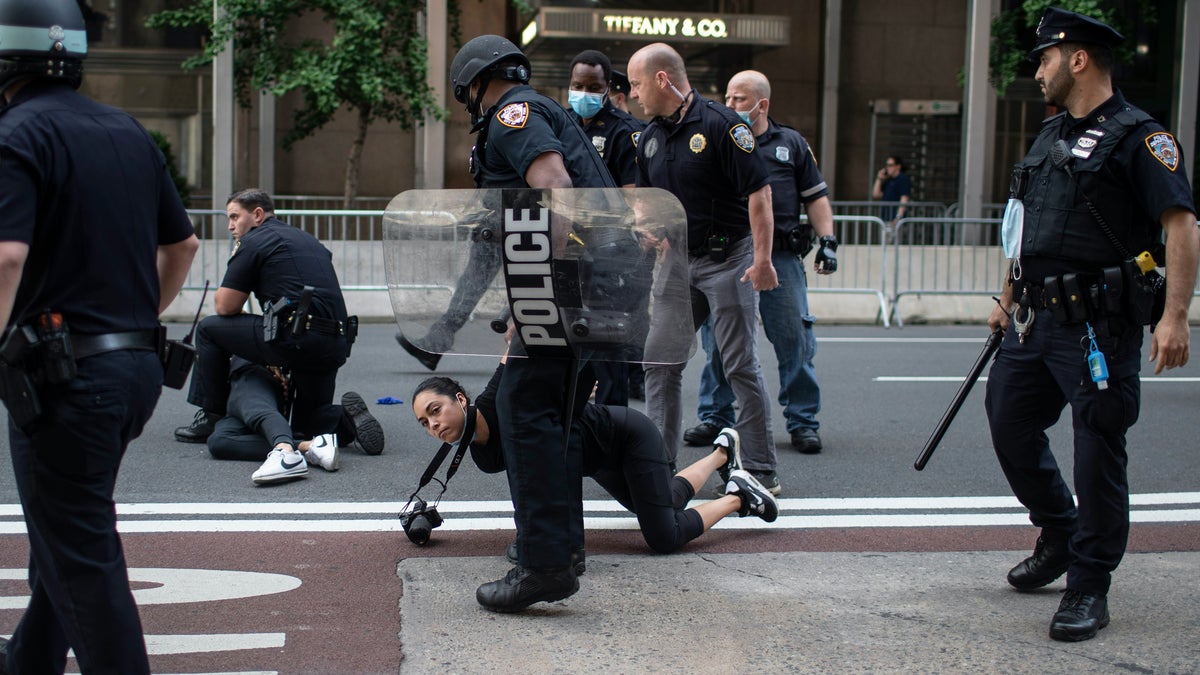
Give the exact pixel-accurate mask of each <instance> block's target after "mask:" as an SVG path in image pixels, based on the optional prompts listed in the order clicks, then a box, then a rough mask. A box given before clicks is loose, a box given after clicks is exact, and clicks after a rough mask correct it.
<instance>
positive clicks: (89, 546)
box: [0, 0, 199, 674]
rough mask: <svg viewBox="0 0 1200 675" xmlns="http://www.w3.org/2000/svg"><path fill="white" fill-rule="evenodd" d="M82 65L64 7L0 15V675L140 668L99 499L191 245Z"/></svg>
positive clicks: (134, 429)
mask: <svg viewBox="0 0 1200 675" xmlns="http://www.w3.org/2000/svg"><path fill="white" fill-rule="evenodd" d="M86 54H87V32H86V29H85V26H84V20H83V16H82V14H81V13H80V9H79V5H78V4H77V2H76V0H0V326H3V327H4V335H3V343H2V344H0V396H2V397H3V398H4V401H5V405H6V407H7V409H8V413H9V425H8V434H9V448H10V451H11V454H12V464H13V470H14V474H15V477H16V485H17V492H18V494H19V495H20V499H21V506H22V510H23V512H24V516H25V527H26V531H27V533H28V537H29V544H30V547H29V548H30V557H29V585H30V600H29V605H28V608H27V609H26V611H25V614H24V615H23V616H22V617H21V622H20V624H18V626H17V628H16V630H15V631H14V632H13V636H12V639H11V641H5V640H3V639H0V672H3V673H8V672H15V673H33V672H39V673H40V672H59V673H61V672H63V669H64V668H65V667H66V660H67V651H68V650H74V654H75V659H76V660H77V662H78V664H79V666H78V667H79V669H80V670H81V671H83V672H85V673H86V672H111V673H135V674H136V673H148V672H149V670H150V669H149V659H148V658H147V655H146V645H145V640H144V638H143V637H142V625H141V621H140V619H139V617H138V610H137V605H136V604H135V602H134V599H133V595H132V593H131V592H130V588H129V578H128V572H127V571H126V566H125V558H124V554H123V553H122V548H121V540H120V537H119V536H118V534H117V530H116V512H115V510H114V508H113V492H114V488H115V484H116V477H117V473H118V469H119V467H120V464H121V459H122V457H123V455H124V453H125V449H126V447H127V446H128V444H129V442H130V441H131V440H133V439H134V438H136V437H137V436H138V435H139V434H140V433H141V431H142V428H143V426H144V425H145V424H146V421H147V420H148V419H149V418H150V415H151V413H152V412H153V410H154V406H155V404H156V403H157V401H158V398H159V395H160V393H161V390H162V382H163V363H162V361H161V360H160V355H159V353H158V352H159V344H160V338H161V337H162V334H161V332H160V326H159V323H158V316H159V314H160V313H161V312H162V311H163V310H164V309H166V307H167V306H168V305H170V304H171V301H172V300H174V299H175V297H176V296H177V295H178V293H179V290H180V289H181V288H182V286H183V283H184V281H185V279H186V278H187V273H188V269H189V268H190V266H191V262H192V258H193V256H194V255H195V252H196V250H197V249H198V248H199V242H198V241H197V239H196V236H195V233H194V232H193V229H192V225H191V223H190V221H189V219H188V216H187V212H186V211H185V210H184V207H183V204H182V202H181V201H180V199H179V194H178V193H177V192H176V190H175V186H174V183H173V182H172V181H171V177H170V174H169V171H168V167H167V164H166V160H165V159H164V157H163V154H162V153H161V152H160V151H159V150H158V147H157V145H156V144H155V143H154V141H153V139H152V138H151V137H150V135H149V134H148V133H147V132H146V130H145V129H143V128H142V127H141V125H139V124H138V123H137V122H136V121H135V120H134V119H133V118H132V117H130V116H129V115H126V114H125V113H123V112H121V111H118V110H116V109H114V108H111V107H109V106H105V105H101V104H99V103H96V102H95V101H92V100H91V99H89V98H87V97H85V96H83V95H81V94H79V93H77V92H76V91H75V89H76V88H77V87H78V86H79V85H80V83H81V80H82V77H83V59H84V57H85V56H86ZM113 167H120V170H119V171H114V170H113ZM35 402H36V404H35Z"/></svg>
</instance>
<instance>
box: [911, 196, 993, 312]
mask: <svg viewBox="0 0 1200 675" xmlns="http://www.w3.org/2000/svg"><path fill="white" fill-rule="evenodd" d="M999 231H1000V220H998V219H995V218H902V219H900V220H899V221H898V222H897V223H896V230H895V233H894V234H895V236H894V241H893V245H892V250H891V253H892V256H893V265H892V274H893V281H892V284H891V288H892V296H891V308H892V310H891V311H892V316H893V318H895V320H896V324H897V325H899V326H903V325H904V319H903V316H901V314H900V299H901V298H902V297H904V296H906V295H926V294H927V295H984V296H990V295H996V294H997V292H998V283H999V276H998V275H999V274H1000V272H1001V270H1002V269H1003V261H1004V253H1003V250H1002V249H1001V247H999V246H997V245H996V244H995V242H996V241H998V237H999Z"/></svg>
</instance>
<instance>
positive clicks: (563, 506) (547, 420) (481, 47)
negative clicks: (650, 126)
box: [450, 35, 615, 612]
mask: <svg viewBox="0 0 1200 675" xmlns="http://www.w3.org/2000/svg"><path fill="white" fill-rule="evenodd" d="M530 74H531V73H530V64H529V59H528V58H527V57H526V56H525V54H523V53H522V52H521V50H519V49H517V47H516V45H514V44H513V43H512V42H510V41H508V40H507V39H505V38H503V37H500V36H499V35H481V36H479V37H477V38H475V39H473V40H471V41H470V42H468V43H467V44H465V45H463V48H462V49H461V50H459V52H458V54H457V55H456V56H455V57H454V61H453V62H452V63H451V65H450V80H451V85H452V86H453V92H454V98H455V99H456V100H458V102H459V103H462V104H463V105H465V106H466V109H467V112H468V113H469V114H470V115H471V122H472V131H473V132H474V133H477V134H478V136H477V138H476V141H475V147H474V148H472V151H471V167H472V173H473V174H474V177H475V185H476V186H478V187H480V188H537V189H568V188H572V187H590V188H604V187H615V183H614V182H613V180H612V177H611V176H610V175H609V172H608V170H607V169H606V168H605V166H604V162H603V160H602V159H601V158H600V155H599V154H598V153H597V152H596V150H595V148H594V147H593V145H592V143H591V141H590V140H589V139H588V137H587V136H586V135H584V133H583V129H582V128H581V127H580V126H579V125H578V124H577V123H576V122H575V120H574V119H572V117H571V115H570V114H569V113H568V112H567V111H566V110H565V109H564V108H563V107H562V105H561V104H559V103H558V102H557V101H555V100H554V99H551V98H548V97H546V96H543V95H541V94H539V93H538V92H537V91H535V90H534V89H533V88H532V87H530V86H529V85H528V82H529V77H530ZM510 354H511V355H513V356H515V357H516V358H510V359H509V360H508V367H507V368H506V369H505V371H504V376H503V377H502V378H501V380H500V382H499V384H498V386H497V391H496V416H497V422H498V426H499V431H500V436H501V438H502V442H503V451H504V462H505V465H506V466H507V467H508V481H509V489H510V491H511V493H512V500H513V507H514V511H515V514H514V517H515V520H516V525H517V565H516V566H515V567H513V568H512V570H510V571H509V573H508V574H506V575H505V576H504V578H502V579H499V580H497V581H493V582H490V583H486V584H483V585H482V586H480V587H479V589H478V590H477V591H476V593H475V598H476V600H477V601H478V602H479V604H480V605H482V606H483V607H484V608H485V609H489V610H492V611H496V612H518V611H521V610H523V609H525V608H527V607H528V606H530V605H532V604H534V603H537V602H552V601H555V600H562V599H565V598H567V597H570V596H571V595H573V594H574V593H575V592H576V591H577V590H579V580H578V579H577V578H576V576H575V570H574V568H573V566H572V564H571V555H572V553H573V552H577V553H581V552H582V550H581V549H582V545H583V506H582V481H583V474H582V467H581V464H580V462H581V459H580V454H581V450H580V446H579V442H578V441H579V439H578V437H577V436H575V437H573V439H572V441H571V443H570V445H569V448H568V449H567V452H564V449H563V439H564V434H563V420H564V417H565V415H566V414H567V412H568V411H567V409H566V406H571V407H572V411H573V414H577V413H579V412H580V411H581V410H582V408H583V404H584V403H585V402H586V399H587V395H588V394H589V393H590V391H591V388H592V384H593V382H594V377H592V376H591V374H590V368H588V367H587V366H586V360H583V361H580V362H579V363H576V362H574V361H572V360H569V359H556V358H541V357H537V356H531V355H528V354H527V350H526V346H525V345H524V344H523V343H522V341H521V338H520V336H519V335H516V336H514V337H513V340H512V344H511V345H510ZM571 368H584V369H585V371H584V373H583V374H580V376H579V386H578V388H577V396H576V398H575V399H574V400H567V399H568V391H569V389H570V387H569V382H570V380H571V377H572V373H571ZM573 549H576V551H573Z"/></svg>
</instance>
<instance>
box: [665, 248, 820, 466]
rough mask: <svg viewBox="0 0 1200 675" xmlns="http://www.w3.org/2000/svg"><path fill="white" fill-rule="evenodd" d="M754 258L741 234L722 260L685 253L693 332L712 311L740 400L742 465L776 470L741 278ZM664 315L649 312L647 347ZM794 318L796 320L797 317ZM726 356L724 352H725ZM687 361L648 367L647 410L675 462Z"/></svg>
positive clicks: (749, 303) (754, 302)
mask: <svg viewBox="0 0 1200 675" xmlns="http://www.w3.org/2000/svg"><path fill="white" fill-rule="evenodd" d="M753 261H754V251H753V244H752V242H751V238H750V237H745V238H744V239H742V240H741V241H739V242H737V243H736V244H734V246H733V247H732V249H731V250H730V251H729V257H728V258H727V259H726V260H725V261H724V262H720V263H716V262H713V261H712V260H711V259H710V258H708V257H707V256H705V257H699V256H689V262H688V274H689V276H690V283H691V289H692V330H693V332H694V331H696V330H697V329H699V328H700V324H702V323H704V321H705V319H707V318H708V316H709V315H710V314H711V315H712V318H713V335H714V337H715V339H716V343H717V348H718V349H719V350H720V352H721V356H722V358H723V359H724V366H725V379H726V380H728V381H729V385H730V386H731V387H732V388H733V393H734V395H735V396H736V397H737V400H738V401H739V402H740V403H741V406H742V407H741V411H740V413H739V414H738V420H737V425H736V426H735V428H736V429H737V432H738V436H739V437H740V438H741V454H742V464H743V466H744V467H745V468H747V469H753V470H755V471H773V470H774V469H775V440H774V434H773V433H772V430H771V415H770V412H769V411H770V400H769V396H768V394H767V382H766V379H765V378H764V377H763V372H762V368H761V367H760V366H759V363H758V343H757V336H758V317H757V310H758V292H757V291H755V290H754V287H753V286H752V285H751V284H750V282H748V281H745V282H744V281H739V280H740V279H741V278H742V274H744V273H745V271H746V269H747V268H748V267H750V265H751V263H752V262H753ZM664 318H665V317H658V316H652V317H651V326H650V335H649V336H648V338H647V349H648V350H649V349H650V345H651V344H653V343H654V341H655V333H656V331H658V330H664V331H669V330H671V326H670V325H665V324H669V323H670V322H669V321H663V320H662V319H664ZM797 320H798V319H797ZM726 355H728V356H726ZM685 365H686V364H682V363H681V364H678V365H649V364H648V365H647V366H646V414H647V416H648V417H649V418H650V419H651V420H652V421H653V422H654V424H655V426H657V427H658V429H659V431H661V432H662V436H663V446H664V447H665V448H666V451H667V458H668V459H669V460H670V462H671V464H672V465H674V464H675V456H676V455H677V454H678V453H679V447H680V440H681V438H682V436H683V370H684V366H685Z"/></svg>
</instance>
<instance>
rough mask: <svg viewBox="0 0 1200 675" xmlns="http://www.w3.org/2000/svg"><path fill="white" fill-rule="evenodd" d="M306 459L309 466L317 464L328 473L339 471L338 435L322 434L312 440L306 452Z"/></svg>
mask: <svg viewBox="0 0 1200 675" xmlns="http://www.w3.org/2000/svg"><path fill="white" fill-rule="evenodd" d="M304 459H306V460H308V463H309V464H316V465H317V466H319V467H321V468H322V469H325V470H326V471H337V470H338V445H337V434H321V435H320V436H317V437H316V438H314V439H312V442H311V443H309V444H308V450H305V451H304Z"/></svg>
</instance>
